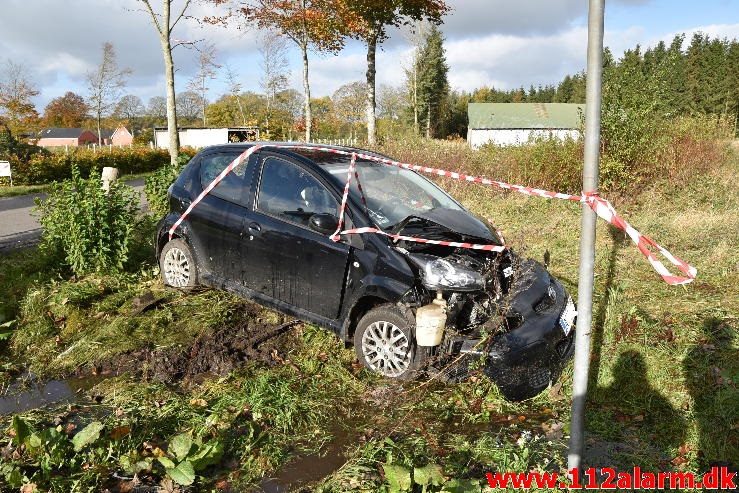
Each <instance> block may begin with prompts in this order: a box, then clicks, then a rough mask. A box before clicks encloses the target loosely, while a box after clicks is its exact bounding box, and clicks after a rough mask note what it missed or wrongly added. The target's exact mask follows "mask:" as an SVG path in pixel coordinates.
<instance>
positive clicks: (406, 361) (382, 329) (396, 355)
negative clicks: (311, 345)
mask: <svg viewBox="0 0 739 493" xmlns="http://www.w3.org/2000/svg"><path fill="white" fill-rule="evenodd" d="M414 323H415V320H414V319H413V317H412V316H409V315H406V314H404V313H403V312H402V311H401V310H400V309H399V308H398V307H396V306H395V305H382V306H379V307H377V308H373V309H372V310H370V311H369V312H367V313H366V314H365V315H364V316H363V317H362V318H361V319H360V320H359V323H357V327H356V330H355V331H354V350H355V352H356V353H357V358H358V359H359V361H360V362H361V363H362V364H363V365H364V366H366V367H367V368H368V369H370V370H372V371H374V372H375V373H379V374H380V375H382V376H385V377H388V378H397V379H401V380H408V379H411V378H413V377H415V376H416V374H417V370H418V368H419V367H420V363H421V360H422V359H423V358H422V354H424V353H423V352H422V351H419V350H418V348H417V346H416V342H415V338H414V336H413V326H414Z"/></svg>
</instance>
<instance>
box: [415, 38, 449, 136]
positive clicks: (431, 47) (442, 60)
mask: <svg viewBox="0 0 739 493" xmlns="http://www.w3.org/2000/svg"><path fill="white" fill-rule="evenodd" d="M416 63H417V65H416V73H417V74H418V106H419V108H418V109H419V115H420V121H421V122H422V124H423V126H424V128H425V129H426V137H428V138H431V137H433V136H434V134H435V132H436V131H437V129H438V127H439V124H440V121H439V120H440V115H441V110H442V106H443V104H444V102H445V101H446V100H447V96H448V94H449V82H448V79H447V74H448V72H449V66H448V65H447V63H446V55H445V53H444V37H443V36H442V34H441V31H440V30H439V28H438V27H436V26H435V25H433V26H431V29H430V30H429V32H428V34H427V36H426V39H425V40H424V44H423V46H422V48H421V51H420V53H419V56H418V60H417V62H416Z"/></svg>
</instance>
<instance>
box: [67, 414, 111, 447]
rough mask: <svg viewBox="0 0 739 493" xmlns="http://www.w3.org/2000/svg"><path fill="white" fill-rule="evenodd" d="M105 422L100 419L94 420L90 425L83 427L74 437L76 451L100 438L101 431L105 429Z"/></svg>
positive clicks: (73, 443)
mask: <svg viewBox="0 0 739 493" xmlns="http://www.w3.org/2000/svg"><path fill="white" fill-rule="evenodd" d="M103 428H104V426H103V424H102V423H101V422H100V421H93V422H92V423H90V424H89V425H87V426H85V427H84V428H82V430H81V431H80V432H79V433H77V434H76V435H75V436H73V437H72V445H74V451H75V452H79V451H80V450H82V449H83V448H85V447H87V446H88V445H90V444H92V443H94V442H95V441H96V440H97V439H98V438H100V432H101V431H103Z"/></svg>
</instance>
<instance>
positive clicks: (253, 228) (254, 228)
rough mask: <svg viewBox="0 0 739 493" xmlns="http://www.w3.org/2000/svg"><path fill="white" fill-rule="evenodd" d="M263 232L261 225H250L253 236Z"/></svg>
mask: <svg viewBox="0 0 739 493" xmlns="http://www.w3.org/2000/svg"><path fill="white" fill-rule="evenodd" d="M260 231H262V227H261V226H260V225H259V223H249V232H250V233H252V234H255V233H259V232H260Z"/></svg>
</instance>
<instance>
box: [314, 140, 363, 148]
mask: <svg viewBox="0 0 739 493" xmlns="http://www.w3.org/2000/svg"><path fill="white" fill-rule="evenodd" d="M358 142H359V141H358V140H357V139H311V141H310V143H311V144H323V145H330V146H344V147H355V146H356V145H357V143H358Z"/></svg>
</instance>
